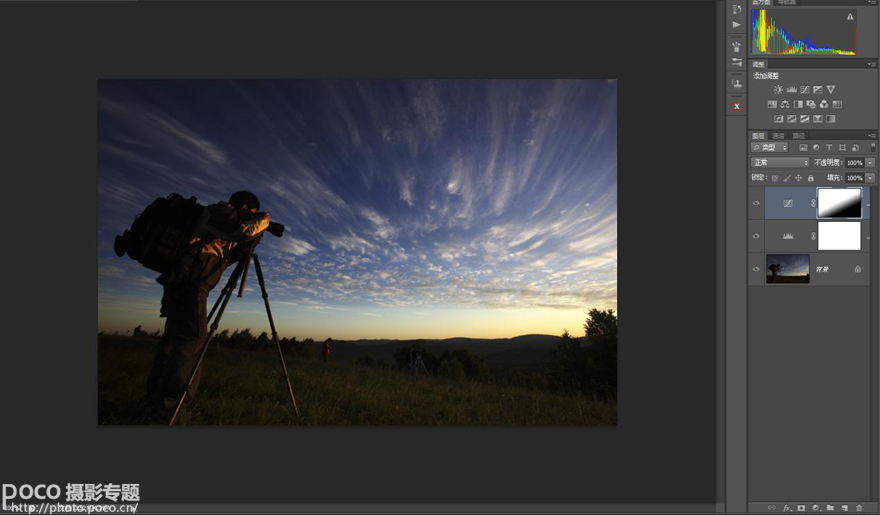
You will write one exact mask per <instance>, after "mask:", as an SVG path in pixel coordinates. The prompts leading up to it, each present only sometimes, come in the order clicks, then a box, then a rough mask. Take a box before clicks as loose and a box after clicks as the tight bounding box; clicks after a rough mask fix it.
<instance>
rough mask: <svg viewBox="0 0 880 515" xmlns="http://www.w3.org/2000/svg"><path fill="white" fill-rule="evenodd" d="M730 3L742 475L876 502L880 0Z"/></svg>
mask: <svg viewBox="0 0 880 515" xmlns="http://www.w3.org/2000/svg"><path fill="white" fill-rule="evenodd" d="M726 8H727V15H726V38H727V39H726V57H727V62H726V69H727V72H726V92H727V117H726V118H727V119H726V126H727V134H726V137H727V174H728V176H727V185H728V192H727V193H728V202H729V204H728V217H729V218H728V230H729V231H730V232H729V233H728V235H727V242H728V245H729V246H730V247H729V249H728V250H729V251H733V250H734V249H736V251H737V252H739V255H733V254H728V256H729V259H732V261H730V262H728V266H729V267H737V268H740V269H741V270H744V271H745V274H740V277H741V276H742V275H746V276H747V280H746V281H742V282H741V283H740V282H739V281H738V280H737V279H735V278H733V277H731V278H730V279H731V280H730V282H728V288H730V291H729V292H728V293H729V294H731V295H732V294H734V293H735V292H737V291H738V292H739V293H740V294H741V295H743V297H744V298H745V299H746V302H745V304H744V309H743V310H742V311H741V312H739V313H731V312H729V313H728V315H729V316H731V318H728V320H727V324H728V331H729V332H728V336H729V337H730V336H734V335H735V339H736V340H733V339H728V342H727V344H728V358H729V361H728V365H729V368H728V374H729V375H728V379H729V380H730V383H729V388H730V390H728V393H729V394H730V395H733V393H734V392H733V389H736V390H739V391H738V392H737V393H738V394H743V395H744V396H745V397H744V402H742V403H731V404H729V405H728V410H727V414H728V417H729V418H728V420H729V421H730V420H736V421H737V424H738V425H739V427H738V428H736V429H735V431H737V432H739V433H740V436H741V437H743V438H745V443H746V445H747V448H748V451H747V453H746V454H745V455H740V456H736V457H734V456H732V455H731V454H728V460H729V463H728V467H729V468H728V470H729V471H731V470H732V469H731V467H734V466H735V465H736V466H740V467H743V469H744V471H745V476H744V479H745V481H744V482H743V483H739V484H737V483H738V478H736V477H735V476H729V477H728V481H729V483H728V487H734V485H735V488H737V489H738V490H739V491H740V492H742V493H743V495H742V496H741V497H740V500H741V501H742V502H744V503H747V509H748V511H750V512H777V511H778V512H810V513H813V512H828V513H830V512H835V513H838V512H840V513H849V512H876V511H877V502H876V501H877V448H876V442H877V438H876V435H877V383H876V380H877V354H876V352H877V346H876V342H877V309H878V306H877V294H876V291H877V275H878V270H877V262H878V260H877V256H878V254H877V234H878V232H877V223H876V222H875V221H874V216H872V213H871V211H872V205H876V203H877V199H878V197H877V132H878V66H877V64H878V43H877V38H878V25H877V19H878V18H877V2H876V1H873V0H864V1H843V2H833V1H823V0H772V1H771V0H742V1H729V2H727V5H726ZM729 270H730V268H729ZM738 283H739V284H738ZM728 306H729V307H730V308H734V305H733V304H728ZM739 324H742V325H739ZM736 326H739V327H736ZM734 341H738V342H739V343H744V345H742V346H737V345H734V344H733V343H734ZM831 349H833V352H829V351H830V350H831ZM733 374H735V375H733ZM734 377H736V378H738V379H734ZM732 383H738V384H732ZM728 427H730V426H728ZM731 436H733V435H732V434H731V433H728V438H730V437H731ZM729 443H730V442H729ZM740 460H742V463H736V462H737V461H740ZM739 479H743V478H739ZM732 493H733V489H732V488H731V489H730V490H728V505H727V508H728V509H731V508H733V507H734V506H733V505H732V504H731V501H732V499H731V497H730V496H731V494H732ZM745 507H746V506H744V505H743V504H740V508H745Z"/></svg>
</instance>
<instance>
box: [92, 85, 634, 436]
mask: <svg viewBox="0 0 880 515" xmlns="http://www.w3.org/2000/svg"><path fill="white" fill-rule="evenodd" d="M97 108H98V148H97V151H98V184H97V187H98V206H97V207H98V246H99V248H98V263H97V266H98V299H97V304H98V329H99V334H98V338H97V345H98V392H97V394H98V408H99V409H98V423H99V424H109V425H120V424H136V425H141V424H166V425H167V424H172V425H199V424H211V425H241V424H246V425H287V424H291V425H301V424H305V425H352V424H371V425H616V423H617V82H616V81H615V80H613V79H559V80H544V79H541V80H508V79H505V80H451V79H438V80H385V79H382V80H378V79H365V80H353V79H345V80H341V79H340V80H314V79H289V80H101V81H99V82H98V95H97ZM270 213H271V214H270ZM267 233H268V234H269V236H268V237H265V236H266V234H267ZM249 271H250V272H251V273H252V274H251V273H249ZM254 278H255V279H256V280H252V279H254ZM218 285H220V287H218Z"/></svg>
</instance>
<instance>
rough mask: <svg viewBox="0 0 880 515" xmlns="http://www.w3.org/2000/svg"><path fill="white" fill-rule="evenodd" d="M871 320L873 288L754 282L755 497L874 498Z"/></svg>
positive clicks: (752, 481)
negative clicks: (759, 285) (756, 284)
mask: <svg viewBox="0 0 880 515" xmlns="http://www.w3.org/2000/svg"><path fill="white" fill-rule="evenodd" d="M820 255H821V254H820ZM814 256H815V255H814ZM870 320H871V302H870V288H869V287H868V286H867V285H866V286H862V287H853V286H828V287H824V288H816V287H812V288H808V289H805V288H782V287H774V288H769V287H768V288H749V351H748V352H749V417H748V419H749V500H750V501H753V502H775V501H780V500H802V501H803V500H809V499H815V500H822V501H827V502H864V501H868V500H871V490H870V480H871V469H870V466H871V459H872V457H871V440H870V438H871V419H870V417H871V398H870V393H871V390H870V388H871V382H870V381H871V360H870V357H871V352H870V351H871V339H870V323H869V322H870Z"/></svg>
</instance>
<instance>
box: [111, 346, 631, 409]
mask: <svg viewBox="0 0 880 515" xmlns="http://www.w3.org/2000/svg"><path fill="white" fill-rule="evenodd" d="M156 342H157V340H156V339H153V338H131V337H128V336H106V335H99V337H98V422H99V423H100V424H149V423H157V421H155V420H151V419H149V418H147V417H146V415H145V408H146V400H145V398H144V389H145V385H146V378H147V374H148V373H149V369H150V364H151V360H152V355H153V352H154V349H155V345H156ZM286 362H287V366H288V369H289V371H290V375H291V382H292V384H293V389H294V394H295V395H296V400H297V403H298V405H299V411H300V417H299V418H296V417H295V416H294V414H293V408H292V406H291V405H290V399H289V397H288V395H287V388H286V385H285V384H284V376H283V375H282V373H281V366H280V364H279V362H278V355H277V353H274V352H273V353H269V352H249V351H238V350H233V349H225V348H220V347H215V346H212V347H210V348H209V350H208V353H207V355H206V357H205V369H204V373H203V375H202V380H201V384H200V387H199V396H198V400H197V402H196V403H195V405H194V406H193V408H192V410H191V411H190V412H189V413H187V414H186V415H185V416H184V417H182V418H181V419H180V420H179V422H178V423H179V424H181V425H186V424H190V425H193V424H219V425H238V424H243V425H287V424H295V425H300V424H304V425H353V424H373V425H615V424H616V423H617V405H616V403H614V402H611V401H604V400H596V399H592V398H589V397H587V396H584V395H564V394H557V393H552V392H545V391H540V390H536V389H529V388H517V387H513V386H509V385H504V384H493V383H480V382H469V381H455V380H450V379H442V378H438V377H431V378H427V377H414V376H411V375H409V374H406V373H401V372H398V371H395V370H389V369H380V368H373V367H361V366H356V365H353V364H350V363H333V362H331V363H328V364H326V365H325V364H324V363H322V362H320V361H318V360H304V359H295V358H292V357H287V359H286Z"/></svg>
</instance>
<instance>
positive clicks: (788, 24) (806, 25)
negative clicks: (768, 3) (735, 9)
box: [750, 9, 858, 55]
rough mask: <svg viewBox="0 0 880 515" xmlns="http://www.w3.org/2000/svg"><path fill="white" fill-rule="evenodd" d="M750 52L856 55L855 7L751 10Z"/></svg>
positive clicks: (754, 53)
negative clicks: (850, 8) (849, 8)
mask: <svg viewBox="0 0 880 515" xmlns="http://www.w3.org/2000/svg"><path fill="white" fill-rule="evenodd" d="M750 28H751V31H752V38H751V39H752V43H751V46H752V55H857V52H858V25H857V23H856V11H855V9H852V10H848V9H804V10H798V11H792V10H787V9H753V10H752V21H751V27H750Z"/></svg>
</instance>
